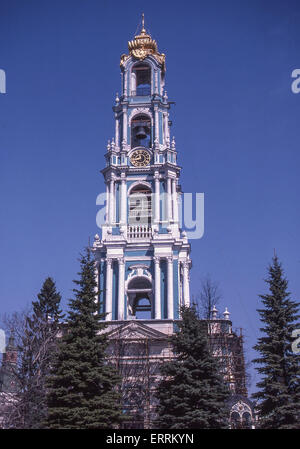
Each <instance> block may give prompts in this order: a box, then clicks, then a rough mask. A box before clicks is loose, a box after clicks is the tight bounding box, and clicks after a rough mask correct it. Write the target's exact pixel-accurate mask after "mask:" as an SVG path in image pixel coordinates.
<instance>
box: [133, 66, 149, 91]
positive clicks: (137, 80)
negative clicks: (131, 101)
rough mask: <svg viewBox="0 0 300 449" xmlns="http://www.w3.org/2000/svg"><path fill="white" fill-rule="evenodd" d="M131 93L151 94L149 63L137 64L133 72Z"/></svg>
mask: <svg viewBox="0 0 300 449" xmlns="http://www.w3.org/2000/svg"><path fill="white" fill-rule="evenodd" d="M131 95H133V96H136V95H138V96H147V95H151V68H150V67H149V65H148V64H144V63H141V64H136V65H134V66H133V68H132V72H131Z"/></svg>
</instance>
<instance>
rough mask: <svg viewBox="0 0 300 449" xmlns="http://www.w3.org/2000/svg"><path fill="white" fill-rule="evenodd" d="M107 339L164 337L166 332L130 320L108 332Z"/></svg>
mask: <svg viewBox="0 0 300 449" xmlns="http://www.w3.org/2000/svg"><path fill="white" fill-rule="evenodd" d="M108 336H109V339H117V338H120V339H133V340H135V339H144V338H151V339H165V338H166V334H163V333H162V332H159V331H157V330H156V329H152V328H151V327H149V326H146V325H145V324H142V323H140V322H138V321H135V320H134V321H130V322H129V323H126V324H124V325H121V326H119V327H118V328H117V329H113V330H112V331H110V332H108Z"/></svg>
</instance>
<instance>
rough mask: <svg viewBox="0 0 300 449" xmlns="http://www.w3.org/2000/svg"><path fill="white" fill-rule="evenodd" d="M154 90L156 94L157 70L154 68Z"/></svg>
mask: <svg viewBox="0 0 300 449" xmlns="http://www.w3.org/2000/svg"><path fill="white" fill-rule="evenodd" d="M154 86H155V87H154V89H155V90H154V92H155V93H156V94H158V73H157V70H154Z"/></svg>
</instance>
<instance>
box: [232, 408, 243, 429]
mask: <svg viewBox="0 0 300 449" xmlns="http://www.w3.org/2000/svg"><path fill="white" fill-rule="evenodd" d="M230 421H231V428H232V429H240V428H241V422H240V415H239V414H238V413H237V412H233V413H231V415H230Z"/></svg>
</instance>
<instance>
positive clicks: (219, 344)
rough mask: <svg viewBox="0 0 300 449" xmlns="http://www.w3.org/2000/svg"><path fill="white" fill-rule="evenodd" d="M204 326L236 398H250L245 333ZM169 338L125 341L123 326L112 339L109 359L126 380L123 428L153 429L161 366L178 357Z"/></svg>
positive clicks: (225, 325)
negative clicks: (248, 394)
mask: <svg viewBox="0 0 300 449" xmlns="http://www.w3.org/2000/svg"><path fill="white" fill-rule="evenodd" d="M203 324H204V325H206V326H207V334H208V341H209V347H210V351H211V353H212V354H213V355H214V356H215V357H216V358H217V359H218V360H219V362H220V365H219V366H220V371H221V373H222V375H223V376H224V380H225V382H226V383H227V384H228V386H229V389H230V392H231V394H232V397H239V398H240V397H247V387H246V372H245V361H244V350H243V335H242V330H240V333H239V335H238V333H237V332H233V331H232V326H231V321H229V320H221V319H220V320H210V321H207V320H203ZM169 337H170V336H169V335H167V334H166V335H165V337H161V338H152V337H146V336H141V335H140V334H136V335H132V336H126V338H124V336H123V334H122V326H120V328H119V331H118V332H117V333H116V332H114V334H113V336H112V337H111V338H110V343H109V348H108V355H109V359H110V362H111V363H112V364H113V365H114V366H115V367H116V369H117V370H118V372H119V374H120V377H121V379H122V381H121V386H120V391H121V395H122V406H123V412H124V415H125V416H126V419H125V421H124V423H123V428H126V429H130V428H131V429H133V428H134V429H139V428H140V429H142V428H144V429H149V428H152V426H153V423H154V421H155V417H156V407H157V399H156V397H155V391H156V388H157V385H158V382H159V380H160V377H161V375H160V366H161V364H163V363H165V362H166V361H170V360H172V359H173V358H174V357H175V356H174V353H173V350H172V345H171V342H170V338H169Z"/></svg>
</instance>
